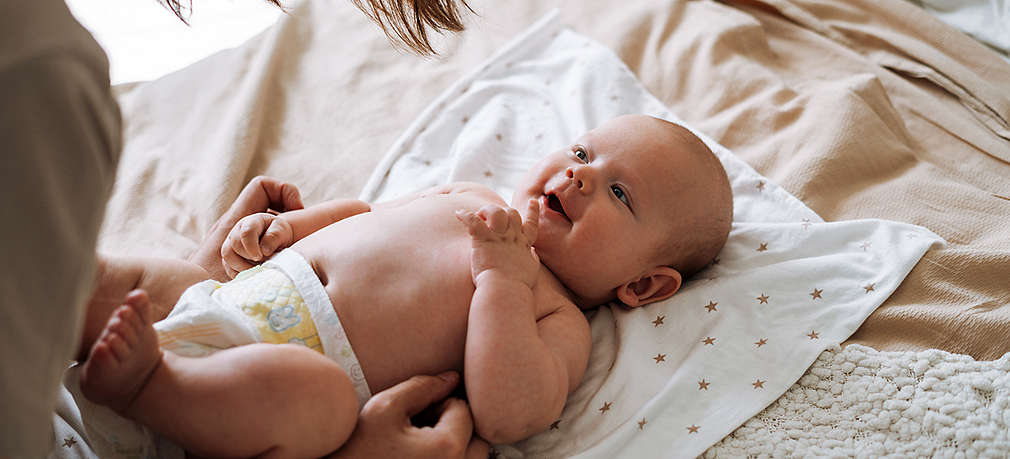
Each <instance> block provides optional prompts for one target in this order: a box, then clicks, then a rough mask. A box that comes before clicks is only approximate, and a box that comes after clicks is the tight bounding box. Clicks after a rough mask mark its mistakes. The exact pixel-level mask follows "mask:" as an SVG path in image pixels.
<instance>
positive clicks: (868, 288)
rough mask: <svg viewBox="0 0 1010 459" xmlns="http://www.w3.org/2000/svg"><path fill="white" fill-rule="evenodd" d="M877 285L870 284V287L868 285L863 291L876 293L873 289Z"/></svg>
mask: <svg viewBox="0 0 1010 459" xmlns="http://www.w3.org/2000/svg"><path fill="white" fill-rule="evenodd" d="M875 285H877V284H868V285H866V286H865V287H863V290H866V293H870V292H872V291H874V290H873V287H874V286H875Z"/></svg>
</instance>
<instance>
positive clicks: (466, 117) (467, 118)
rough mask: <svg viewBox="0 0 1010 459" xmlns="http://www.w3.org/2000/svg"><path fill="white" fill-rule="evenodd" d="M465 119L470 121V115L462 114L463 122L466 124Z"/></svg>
mask: <svg viewBox="0 0 1010 459" xmlns="http://www.w3.org/2000/svg"><path fill="white" fill-rule="evenodd" d="M467 121H470V117H469V116H464V117H463V124H466V122H467Z"/></svg>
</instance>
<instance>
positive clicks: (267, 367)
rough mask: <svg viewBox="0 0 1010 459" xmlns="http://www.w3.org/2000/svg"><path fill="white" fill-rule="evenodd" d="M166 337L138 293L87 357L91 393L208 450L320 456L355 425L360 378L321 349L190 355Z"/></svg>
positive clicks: (190, 446) (187, 445) (193, 448)
mask: <svg viewBox="0 0 1010 459" xmlns="http://www.w3.org/2000/svg"><path fill="white" fill-rule="evenodd" d="M157 341H158V338H157V334H156V332H155V331H154V328H153V327H152V325H151V321H150V311H149V305H148V303H147V299H146V297H145V296H144V295H143V294H132V295H130V296H129V297H128V298H127V303H126V305H124V306H122V307H120V308H119V309H117V310H116V311H115V312H114V313H113V316H112V318H111V319H110V320H109V324H108V327H106V329H105V330H104V332H103V334H102V335H101V338H100V339H99V340H98V341H97V342H96V343H95V346H94V348H93V349H92V351H91V355H90V356H89V358H88V360H87V361H86V362H85V363H84V367H83V368H82V371H81V390H82V392H84V395H85V396H87V397H88V398H89V399H90V400H92V401H94V402H97V403H101V404H104V405H106V406H109V407H111V408H113V409H114V410H116V411H118V412H119V413H120V414H123V415H124V416H126V417H129V418H131V419H134V420H136V421H138V422H140V423H142V424H144V425H147V426H148V427H150V428H151V429H153V430H154V431H156V432H158V433H160V434H162V435H164V436H165V437H167V438H169V439H171V440H174V441H176V442H177V443H179V444H180V445H181V446H182V447H183V448H184V449H186V450H187V451H189V452H191V453H194V454H197V455H200V456H206V457H224V456H243V457H246V456H265V457H319V456H322V455H324V454H326V453H329V452H330V451H333V450H335V449H337V448H338V447H340V445H342V444H343V443H344V441H346V440H347V438H348V437H349V436H350V434H351V431H353V430H354V425H355V424H356V422H357V413H358V399H357V395H356V394H355V392H354V387H353V386H352V384H351V381H350V378H348V377H347V375H346V374H345V373H344V371H343V370H342V369H341V368H340V367H339V366H338V365H337V364H335V363H333V362H332V361H330V360H329V359H327V358H326V357H324V356H323V355H321V354H319V353H317V352H315V351H312V350H310V349H307V348H304V347H301V346H295V345H277V344H253V345H249V346H240V347H237V348H232V349H226V350H223V351H221V352H218V353H216V354H213V355H211V356H209V357H204V358H188V357H181V356H178V355H175V354H173V353H171V352H164V353H162V352H161V351H160V350H159V349H158V344H157Z"/></svg>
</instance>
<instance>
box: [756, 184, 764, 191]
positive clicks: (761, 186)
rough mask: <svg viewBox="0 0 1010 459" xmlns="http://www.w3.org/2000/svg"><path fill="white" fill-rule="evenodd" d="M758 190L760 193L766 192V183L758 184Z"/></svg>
mask: <svg viewBox="0 0 1010 459" xmlns="http://www.w3.org/2000/svg"><path fill="white" fill-rule="evenodd" d="M757 189H758V191H764V190H765V182H758V184H757Z"/></svg>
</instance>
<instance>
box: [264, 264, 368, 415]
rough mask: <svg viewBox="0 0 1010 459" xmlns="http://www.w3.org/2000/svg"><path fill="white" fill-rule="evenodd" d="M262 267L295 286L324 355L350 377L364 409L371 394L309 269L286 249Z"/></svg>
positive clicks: (330, 305)
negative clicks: (286, 277)
mask: <svg viewBox="0 0 1010 459" xmlns="http://www.w3.org/2000/svg"><path fill="white" fill-rule="evenodd" d="M263 265H264V266H265V267H274V268H278V269H280V270H281V271H283V272H284V274H286V275H287V276H288V278H290V279H291V282H292V283H294V284H295V288H296V289H297V290H298V293H299V294H301V296H302V299H303V300H304V301H305V305H306V306H307V307H308V309H309V314H310V315H311V316H312V321H313V322H315V324H316V330H317V331H318V332H319V338H320V341H321V342H322V345H323V351H324V353H325V354H326V356H327V357H329V358H330V359H332V360H333V361H335V362H336V363H337V364H339V365H340V367H341V368H343V369H344V371H345V372H346V373H347V375H348V376H350V378H351V382H352V383H353V384H354V390H355V392H356V393H357V395H358V401H359V404H360V405H364V403H365V401H367V400H368V399H369V398H370V397H371V396H372V393H371V391H370V390H369V389H368V384H367V383H366V382H365V376H364V373H363V372H362V371H361V365H360V364H359V363H358V357H357V356H356V355H355V354H354V349H353V348H352V347H351V343H350V340H349V339H348V338H347V334H346V333H345V332H344V327H343V325H341V323H340V318H339V317H337V313H336V311H335V310H334V309H333V303H331V302H330V296H329V295H327V294H326V290H325V289H323V284H322V283H321V282H320V281H319V276H317V275H316V273H315V271H313V269H312V265H310V264H309V262H308V261H306V260H305V258H304V257H302V255H301V254H300V253H298V252H296V251H295V250H293V249H290V248H288V249H284V250H283V251H281V252H280V253H278V254H276V255H274V256H273V258H271V259H270V260H268V261H266V262H265V263H263Z"/></svg>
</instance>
